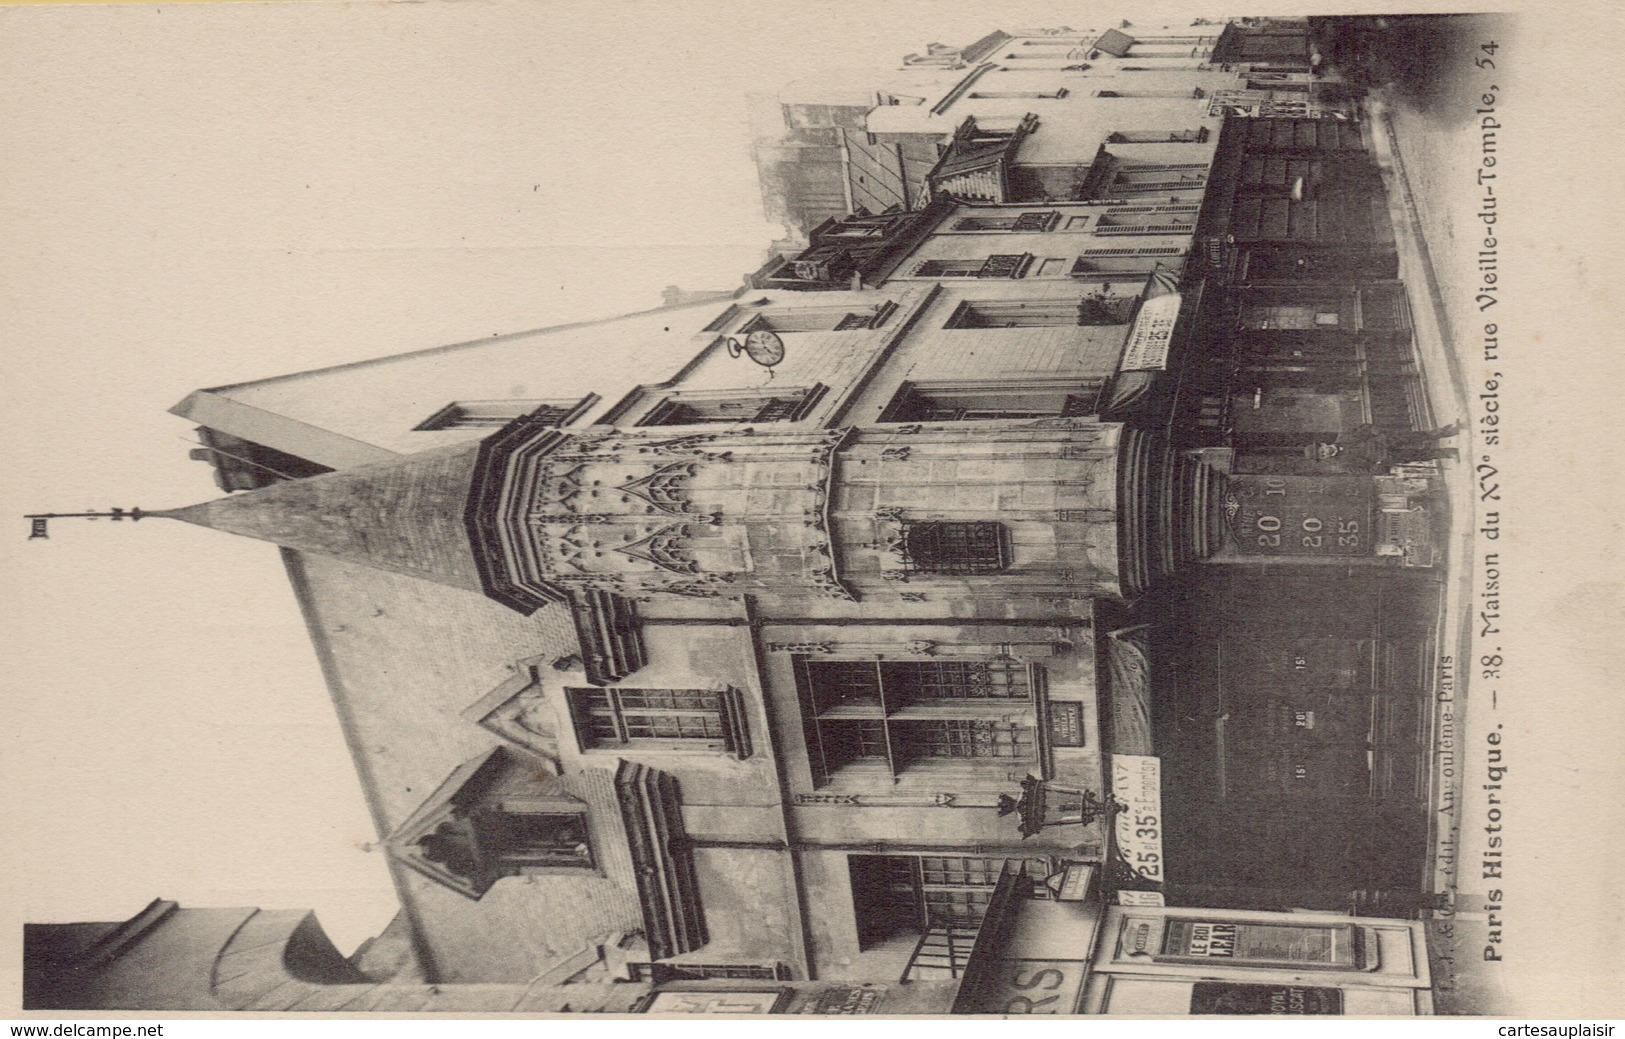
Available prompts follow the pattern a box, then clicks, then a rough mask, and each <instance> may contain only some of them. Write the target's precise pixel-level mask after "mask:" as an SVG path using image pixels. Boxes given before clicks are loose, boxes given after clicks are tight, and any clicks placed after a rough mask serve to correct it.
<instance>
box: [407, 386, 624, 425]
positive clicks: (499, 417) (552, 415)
mask: <svg viewBox="0 0 1625 1039" xmlns="http://www.w3.org/2000/svg"><path fill="white" fill-rule="evenodd" d="M597 399H598V398H597V396H596V395H594V394H588V395H587V396H585V397H577V398H574V399H558V398H555V399H524V400H516V399H504V400H454V401H452V402H451V403H450V404H447V405H446V406H445V407H443V408H441V409H440V410H438V411H436V412H435V413H434V414H433V415H430V416H429V417H428V418H426V419H424V420H423V421H422V422H419V423H418V424H417V425H415V426H413V427H412V431H413V432H415V433H416V432H433V431H437V430H442V429H493V430H494V429H501V428H502V427H503V426H506V425H507V424H508V423H510V422H512V421H513V420H514V419H517V418H520V417H521V416H531V417H535V418H538V419H540V418H543V417H545V418H546V419H547V420H548V424H550V425H555V426H563V425H566V424H568V423H569V422H571V421H572V420H574V419H575V418H577V417H578V416H580V415H581V413H582V412H584V411H586V409H587V408H589V407H591V406H592V403H593V402H594V401H596V400H597Z"/></svg>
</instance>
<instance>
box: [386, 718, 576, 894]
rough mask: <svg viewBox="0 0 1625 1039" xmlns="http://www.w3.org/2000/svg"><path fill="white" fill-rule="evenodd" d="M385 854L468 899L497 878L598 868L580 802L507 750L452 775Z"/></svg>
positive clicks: (539, 767) (544, 770)
mask: <svg viewBox="0 0 1625 1039" xmlns="http://www.w3.org/2000/svg"><path fill="white" fill-rule="evenodd" d="M384 847H385V848H386V849H387V850H388V852H389V854H390V855H391V856H392V857H393V858H394V859H396V861H398V862H401V863H403V864H404V865H406V866H409V867H411V868H412V869H414V870H416V871H418V872H419V873H422V874H424V875H425V876H427V877H429V878H430V879H432V880H435V881H437V882H439V883H441V884H444V885H445V886H446V887H449V888H451V889H452V890H453V891H456V892H457V893H459V894H461V895H464V896H466V897H468V898H475V899H477V898H480V897H482V896H483V895H484V894H485V893H486V892H487V891H489V890H490V889H491V887H492V885H494V884H495V883H496V882H497V881H499V880H501V879H502V878H504V877H516V876H526V875H531V874H537V873H553V872H557V871H560V870H565V871H571V872H574V871H578V870H595V869H596V865H597V863H596V856H595V855H594V853H593V841H592V828H591V825H590V822H589V819H588V815H587V804H586V802H584V801H582V800H580V799H579V798H577V797H574V796H573V795H571V794H570V793H569V792H568V791H567V790H566V789H565V786H564V781H563V780H562V779H561V778H560V777H558V776H556V775H553V774H552V766H551V764H549V763H547V762H544V761H543V760H542V759H540V758H533V757H531V756H530V755H528V754H524V753H522V752H519V751H514V750H509V749H508V748H506V747H497V748H494V749H492V750H490V751H487V752H486V753H484V754H482V755H480V756H479V757H477V758H474V759H473V760H471V761H468V762H465V763H464V764H463V765H462V766H460V767H459V768H457V769H456V770H454V771H453V772H452V774H451V775H450V776H448V777H447V778H446V781H445V782H444V783H442V784H441V785H440V787H439V788H438V789H437V790H435V792H434V793H433V794H431V795H430V796H429V798H428V800H426V801H424V803H423V805H422V806H421V807H419V808H418V810H417V811H416V812H413V813H412V815H411V816H410V817H409V818H408V819H407V820H406V822H404V823H402V824H401V826H400V827H399V828H398V829H397V830H396V831H395V832H394V833H392V834H390V836H389V837H388V838H387V839H386V840H385V842H384Z"/></svg>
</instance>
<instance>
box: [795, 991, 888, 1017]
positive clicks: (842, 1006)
mask: <svg viewBox="0 0 1625 1039" xmlns="http://www.w3.org/2000/svg"><path fill="white" fill-rule="evenodd" d="M885 994H886V990H885V989H884V988H865V987H863V986H854V987H852V988H837V989H830V990H829V991H827V992H820V993H818V994H817V995H815V996H812V997H810V998H808V999H806V1000H804V1001H802V1002H801V1003H798V1004H797V1005H796V1008H795V1010H793V1011H792V1013H796V1014H873V1013H876V1012H877V1010H878V1008H879V1006H880V997H881V996H883V995H885Z"/></svg>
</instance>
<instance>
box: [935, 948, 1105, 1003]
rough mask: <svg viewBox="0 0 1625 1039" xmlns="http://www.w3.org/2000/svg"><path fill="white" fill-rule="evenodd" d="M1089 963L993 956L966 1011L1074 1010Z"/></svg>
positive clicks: (980, 974) (968, 1001) (979, 976)
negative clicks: (995, 958)
mask: <svg viewBox="0 0 1625 1039" xmlns="http://www.w3.org/2000/svg"><path fill="white" fill-rule="evenodd" d="M1088 973H1089V966H1088V964H1087V963H1084V962H1083V961H1081V960H992V961H990V962H989V963H988V964H987V965H986V966H985V967H983V968H982V972H981V973H979V974H978V977H977V980H976V982H975V985H976V991H975V992H974V994H973V995H972V996H971V998H970V999H968V1000H965V1001H963V1002H961V1003H957V1004H955V1008H954V1009H955V1013H963V1014H1075V1013H1077V1007H1078V998H1079V997H1080V996H1081V995H1082V993H1083V980H1084V978H1085V977H1086V976H1087V975H1088Z"/></svg>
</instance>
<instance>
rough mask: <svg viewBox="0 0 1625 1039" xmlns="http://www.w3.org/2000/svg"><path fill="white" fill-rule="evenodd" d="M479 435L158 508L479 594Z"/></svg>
mask: <svg viewBox="0 0 1625 1039" xmlns="http://www.w3.org/2000/svg"><path fill="white" fill-rule="evenodd" d="M478 450H479V443H478V442H472V443H464V444H457V445H453V446H451V447H447V448H442V449H440V450H435V451H426V452H423V453H422V454H417V455H410V456H408V457H405V458H401V459H399V460H395V461H388V462H378V463H374V464H371V465H364V466H360V467H357V468H355V469H345V470H341V471H339V472H336V473H327V474H324V475H321V476H314V477H310V478H308V479H304V480H291V481H288V482H286V483H277V484H272V485H271V486H269V487H264V488H261V489H259V490H255V491H249V492H247V493H243V494H237V495H233V496H231V497H229V498H220V499H217V500H215V501H210V502H204V503H203V504H200V505H192V506H188V507H186V508H182V509H173V510H169V511H166V512H164V513H161V514H159V513H155V515H165V516H168V517H170V518H172V519H179V520H184V521H185V522H187V523H195V524H197V525H198V526H201V527H210V528H213V529H215V530H223V531H226V532H228V533H232V534H241V535H243V536H244V537H251V538H257V539H259V540H261V541H269V542H272V543H273V544H277V545H281V546H282V547H284V548H292V549H297V550H299V551H301V552H314V553H319V554H321V555H325V556H331V557H333V558H335V559H342V560H345V561H347V562H353V563H361V564H364V565H366V566H370V567H374V568H376V569H379V570H388V571H390V572H392V573H397V574H405V575H407V576H410V577H418V578H422V579H424V580H426V581H433V582H435V583H436V584H442V585H449V586H450V587H453V588H463V589H467V590H469V591H472V592H482V585H481V584H480V578H479V573H478V571H477V570H476V569H475V565H474V555H473V551H472V550H471V549H470V547H469V540H468V534H467V531H466V528H465V525H464V518H463V517H464V513H465V511H466V509H467V501H468V492H469V486H470V483H471V481H472V479H473V474H474V462H475V455H476V453H477V452H478Z"/></svg>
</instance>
